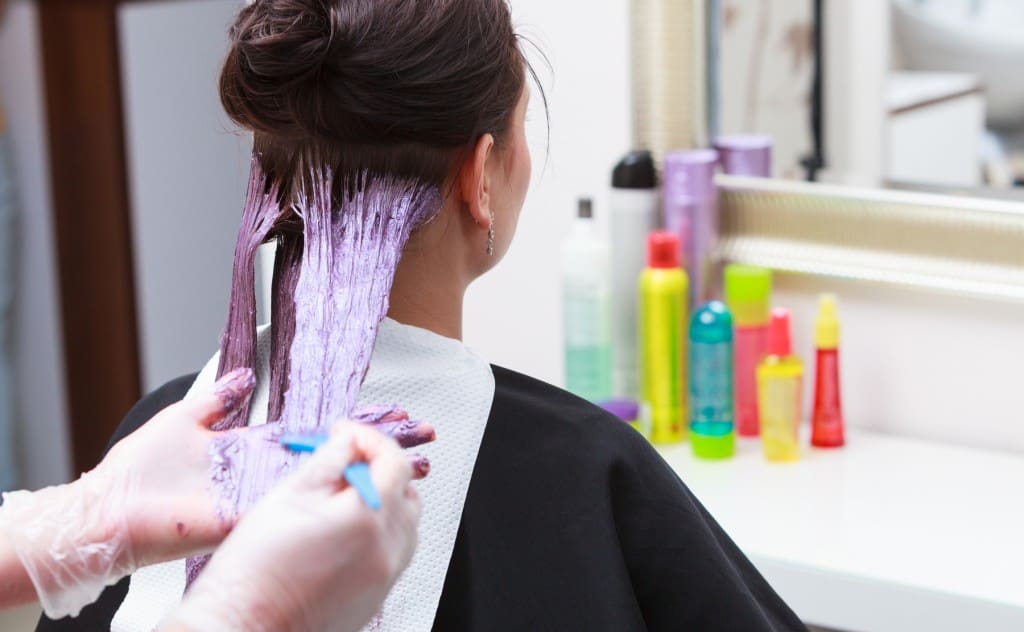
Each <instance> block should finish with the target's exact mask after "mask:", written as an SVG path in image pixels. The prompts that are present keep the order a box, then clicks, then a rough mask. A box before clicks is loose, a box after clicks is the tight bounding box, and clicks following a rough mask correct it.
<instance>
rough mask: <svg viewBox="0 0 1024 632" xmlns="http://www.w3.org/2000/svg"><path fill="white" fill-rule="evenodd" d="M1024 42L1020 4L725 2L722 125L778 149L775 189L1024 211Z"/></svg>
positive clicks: (989, 0) (966, 0)
mask: <svg viewBox="0 0 1024 632" xmlns="http://www.w3.org/2000/svg"><path fill="white" fill-rule="evenodd" d="M819 12H820V14H819ZM1022 29H1024V2H1020V1H1018V0H863V1H860V2H857V3H847V2H840V1H837V0H810V1H807V2H787V1H782V0H724V2H723V6H722V31H721V35H720V38H721V39H720V41H719V50H720V66H719V68H718V72H717V75H718V78H719V98H718V100H717V101H718V105H717V110H716V112H715V117H711V120H715V121H717V123H718V132H719V133H726V134H734V133H741V132H742V133H751V132H758V133H765V134H769V135H771V136H772V137H773V138H774V139H775V163H776V166H775V174H774V175H776V176H780V177H786V178H808V179H822V180H826V181H833V182H846V183H857V184H865V183H866V184H870V185H878V184H881V185H885V186H888V187H893V188H903V189H918V190H926V191H931V192H944V193H955V194H961V195H963V194H967V195H979V196H984V197H999V198H1004V199H1005V198H1013V199H1020V198H1021V197H1024V189H1021V187H1022V186H1024V83H1022V82H1021V81H1020V80H1019V76H1020V69H1021V68H1022V67H1024V38H1022V37H1021V36H1020V33H1021V32H1024V31H1022ZM817 33H820V34H821V41H820V48H819V47H818V46H816V38H815V35H816V34H817ZM819 50H820V51H821V53H820V54H819ZM818 63H820V64H821V72H822V75H823V78H822V79H821V84H820V85H824V86H825V88H824V92H825V94H824V96H823V98H821V99H817V98H815V97H816V95H815V89H814V86H815V80H816V75H817V73H816V69H817V65H818ZM822 120H823V121H824V122H825V124H824V128H823V129H816V126H815V121H822ZM817 142H821V143H823V145H824V154H823V156H821V157H822V158H824V161H825V167H826V168H825V170H824V171H823V172H822V173H821V177H820V178H814V177H809V176H813V175H814V174H813V173H811V172H813V169H809V167H812V166H813V162H814V159H815V158H816V156H817V152H816V151H815V147H816V143H817ZM986 191H987V192H986Z"/></svg>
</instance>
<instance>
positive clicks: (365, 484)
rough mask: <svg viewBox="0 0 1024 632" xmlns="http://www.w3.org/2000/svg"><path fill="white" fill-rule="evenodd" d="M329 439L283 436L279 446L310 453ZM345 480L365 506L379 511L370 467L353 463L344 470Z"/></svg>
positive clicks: (320, 436) (324, 436)
mask: <svg viewBox="0 0 1024 632" xmlns="http://www.w3.org/2000/svg"><path fill="white" fill-rule="evenodd" d="M327 439H329V437H328V435H325V434H309V435H295V434H289V435H283V436H282V437H281V439H280V442H281V445H283V446H284V447H285V448H287V449H288V450H291V451H292V452H302V453H310V452H316V449H317V448H319V447H320V446H322V445H323V444H325V443H327ZM345 480H346V481H348V484H349V485H351V486H352V487H353V489H355V490H356V492H357V493H358V494H359V496H360V497H361V498H362V499H363V502H364V503H366V506H367V507H369V508H370V509H373V510H374V511H376V510H378V509H380V494H378V493H377V488H376V487H374V485H373V478H372V477H371V476H370V466H369V465H368V464H366V463H353V464H352V465H349V466H348V467H346V468H345Z"/></svg>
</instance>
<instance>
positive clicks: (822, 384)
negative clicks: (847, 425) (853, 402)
mask: <svg viewBox="0 0 1024 632" xmlns="http://www.w3.org/2000/svg"><path fill="white" fill-rule="evenodd" d="M838 311H839V310H838V307H837V305H836V297H835V296H833V295H831V294H825V295H822V297H821V300H820V303H819V306H818V319H817V322H816V323H815V326H814V343H815V346H816V347H817V348H818V358H817V366H816V370H815V373H816V375H815V378H814V414H813V416H812V418H811V445H813V446H817V447H819V448H838V447H840V446H842V445H843V444H844V443H845V436H844V429H843V407H842V402H841V399H840V396H839V316H838Z"/></svg>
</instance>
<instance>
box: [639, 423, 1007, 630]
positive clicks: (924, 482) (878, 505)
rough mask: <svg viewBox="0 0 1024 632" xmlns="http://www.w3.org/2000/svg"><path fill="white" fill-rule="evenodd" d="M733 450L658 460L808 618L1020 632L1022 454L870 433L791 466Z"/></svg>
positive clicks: (666, 451) (855, 625) (747, 447)
mask: <svg viewBox="0 0 1024 632" xmlns="http://www.w3.org/2000/svg"><path fill="white" fill-rule="evenodd" d="M737 448H738V449H737V457H736V458H734V459H731V460H728V461H721V462H715V461H701V460H698V459H695V458H694V457H693V456H692V453H691V450H690V446H689V445H688V444H682V445H679V446H673V447H668V448H664V447H663V448H660V450H659V451H660V452H661V454H662V455H663V456H664V458H665V459H666V460H667V461H668V462H669V464H670V465H672V467H673V468H674V469H675V470H676V471H677V472H678V473H679V475H680V476H681V477H682V479H683V480H684V481H685V482H686V484H687V485H688V486H689V487H690V489H692V490H693V492H694V493H695V494H696V495H697V497H698V498H700V500H701V502H703V503H704V504H705V506H707V508H708V510H709V511H710V512H711V513H712V515H714V516H715V518H716V519H717V520H718V521H719V523H720V524H721V525H722V527H723V528H724V529H725V530H726V531H727V532H728V533H729V534H730V535H731V536H732V538H733V539H734V540H735V541H736V543H737V544H738V545H739V546H740V548H741V549H743V551H744V552H745V553H746V554H747V555H748V556H750V558H751V560H753V562H754V563H755V564H756V565H757V567H758V568H759V570H761V572H762V573H763V574H764V575H765V576H766V577H767V578H768V580H769V582H770V583H771V584H772V585H773V586H774V587H775V588H776V590H778V591H779V593H780V594H781V595H782V596H783V598H784V599H785V600H786V601H787V603H789V604H790V605H791V606H792V607H793V609H794V610H795V611H796V612H797V613H798V614H799V615H800V616H801V617H802V618H803V619H804V620H806V621H807V622H809V623H813V624H818V625H825V626H830V627H834V628H839V629H845V630H872V631H874V630H902V631H906V630H929V631H941V630H964V629H974V630H985V631H989V630H1024V457H1021V456H1015V455H1012V454H1005V453H998V452H988V451H983V450H975V449H968V448H957V447H951V446H948V445H943V444H938V443H931V442H925V441H918V440H913V439H905V438H897V437H891V436H885V435H878V434H868V433H850V435H849V436H848V445H847V446H846V447H845V448H841V449H839V450H818V449H814V450H812V449H810V448H808V449H807V450H806V451H805V453H804V455H803V459H802V460H801V461H800V462H797V463H792V464H775V463H768V462H766V461H765V460H764V458H763V457H762V456H761V452H760V443H759V442H757V441H756V440H743V441H741V442H740V445H738V446H737Z"/></svg>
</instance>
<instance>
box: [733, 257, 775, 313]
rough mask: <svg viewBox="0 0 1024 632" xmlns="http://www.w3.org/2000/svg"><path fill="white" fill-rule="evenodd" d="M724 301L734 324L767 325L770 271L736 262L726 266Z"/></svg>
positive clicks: (770, 299) (769, 299)
mask: <svg viewBox="0 0 1024 632" xmlns="http://www.w3.org/2000/svg"><path fill="white" fill-rule="evenodd" d="M725 302H726V304H727V305H728V306H729V311H730V312H732V316H733V321H734V322H735V323H736V326H737V327H756V326H760V325H767V324H768V321H769V313H770V311H771V302H772V273H771V270H767V269H765V268H758V267H755V266H745V265H738V264H730V265H728V266H726V267H725Z"/></svg>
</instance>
